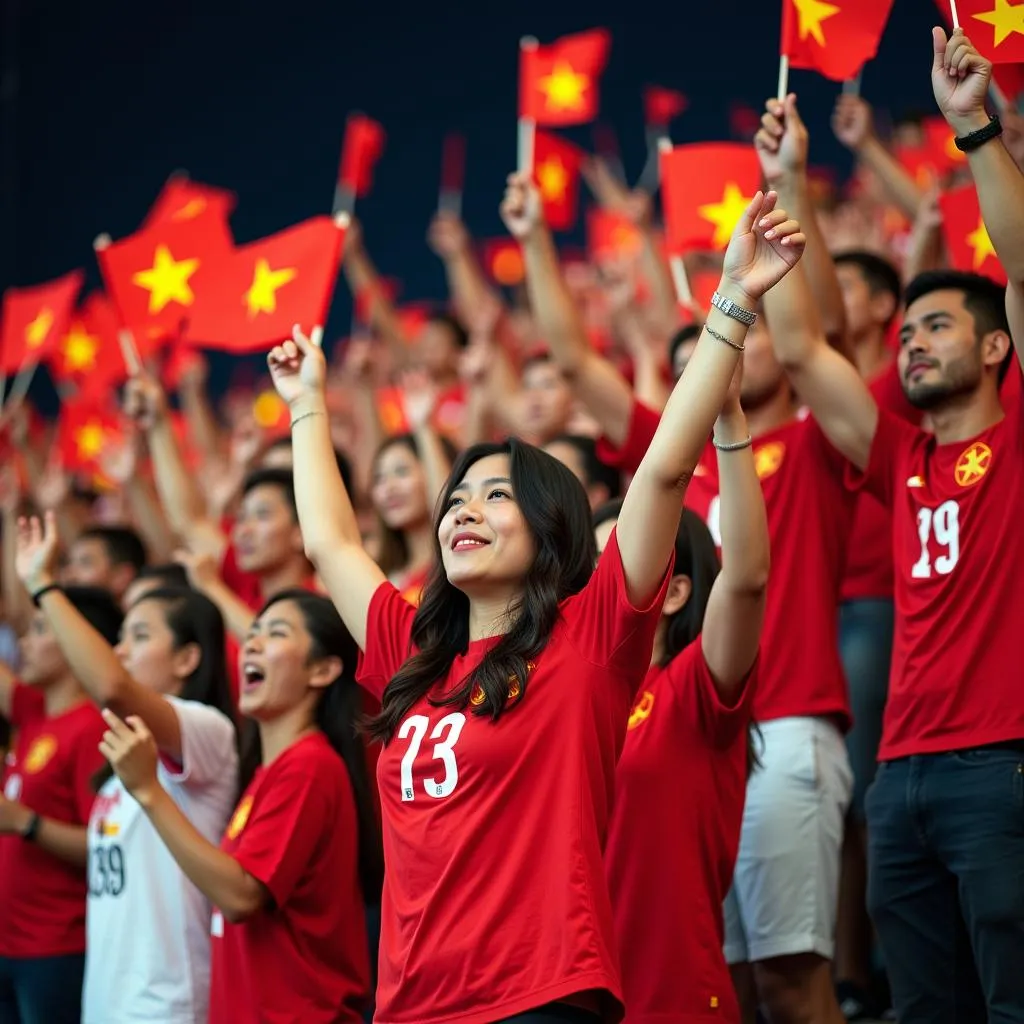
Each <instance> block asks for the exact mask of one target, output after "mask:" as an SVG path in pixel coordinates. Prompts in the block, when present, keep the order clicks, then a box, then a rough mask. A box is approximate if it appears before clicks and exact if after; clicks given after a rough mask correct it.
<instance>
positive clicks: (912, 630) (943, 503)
mask: <svg viewBox="0 0 1024 1024" xmlns="http://www.w3.org/2000/svg"><path fill="white" fill-rule="evenodd" d="M850 477H851V481H852V482H853V483H854V485H855V486H856V485H862V486H865V487H867V488H869V489H870V490H871V491H872V492H873V493H874V494H875V495H876V496H877V497H879V498H880V499H881V500H882V501H884V502H886V503H887V504H889V505H890V506H891V507H892V510H893V555H894V562H895V566H896V627H895V630H896V631H895V637H894V641H893V652H892V674H891V677H890V681H889V699H888V701H887V702H886V705H885V718H884V721H883V728H882V744H881V748H880V749H879V752H878V756H879V759H880V760H883V761H888V760H892V759H893V758H897V757H907V756H909V755H911V754H932V753H938V752H941V751H949V750H962V749H966V748H970V747H977V746H983V745H985V744H988V743H1002V742H1006V741H1008V740H1024V700H1022V699H1021V694H1022V693H1024V661H1022V660H1021V656H1020V638H1021V636H1024V603H1022V602H1021V600H1020V571H1021V566H1024V533H1022V532H1021V530H1020V525H1019V523H1018V519H1017V516H1016V514H1015V512H1016V510H1017V509H1019V508H1021V507H1024V404H1022V403H1021V402H1019V401H1016V402H1012V403H1010V405H1009V407H1008V408H1007V410H1006V415H1005V416H1004V418H1003V419H1002V420H1000V421H999V423H997V424H996V425H995V426H993V427H990V428H989V429H988V430H986V431H984V432H983V433H981V434H979V435H978V436H977V437H975V438H973V439H972V440H970V441H957V442H955V443H953V444H937V443H936V441H935V438H934V436H933V435H931V434H927V433H925V432H924V431H923V430H920V429H918V428H916V427H913V426H911V425H910V424H907V423H904V422H902V421H901V420H899V419H897V418H896V417H894V416H892V415H891V414H889V413H887V412H886V411H885V410H880V411H879V418H878V431H877V433H876V434H875V439H874V442H873V443H872V445H871V457H870V462H869V464H868V467H867V470H866V472H865V473H864V474H859V473H857V472H856V471H855V470H854V469H853V468H852V467H851V469H850Z"/></svg>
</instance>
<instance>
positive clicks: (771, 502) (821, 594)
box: [598, 402, 854, 727]
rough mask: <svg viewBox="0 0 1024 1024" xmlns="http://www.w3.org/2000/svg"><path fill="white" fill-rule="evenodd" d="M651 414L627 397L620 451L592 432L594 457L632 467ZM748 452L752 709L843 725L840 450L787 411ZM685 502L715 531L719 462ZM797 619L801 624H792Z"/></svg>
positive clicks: (844, 527) (846, 510)
mask: <svg viewBox="0 0 1024 1024" xmlns="http://www.w3.org/2000/svg"><path fill="white" fill-rule="evenodd" d="M657 425H658V415H657V413H655V412H654V411H653V410H651V409H648V408H646V407H645V406H643V405H642V404H641V403H639V402H634V408H633V413H632V416H631V420H630V432H629V437H628V438H627V439H626V443H625V445H624V446H623V448H622V450H621V451H616V449H615V448H613V447H612V446H611V445H609V444H608V442H607V440H605V439H602V440H601V441H599V442H598V457H599V458H601V459H602V460H603V461H605V462H608V463H609V465H612V466H616V467H617V468H619V469H621V470H622V471H623V472H625V473H634V472H636V468H637V466H639V464H640V460H641V459H642V458H643V456H644V454H645V453H646V451H647V449H648V447H650V444H651V441H652V440H653V439H654V432H655V430H656V429H657ZM753 451H754V460H755V462H756V463H757V467H758V476H759V477H760V478H761V489H762V491H763V492H764V500H765V505H766V507H767V509H768V532H769V534H770V536H771V542H772V579H771V585H770V586H769V587H768V604H767V607H766V609H765V620H764V633H763V636H764V641H763V643H762V648H761V650H762V658H761V674H760V679H759V682H758V690H757V697H756V698H755V701H754V717H755V718H756V719H757V720H758V721H760V722H767V721H771V720H772V719H774V718H789V717H791V716H805V715H835V716H836V717H837V718H838V720H839V721H840V723H841V724H844V725H845V726H847V727H848V726H849V723H850V707H849V699H848V697H847V692H846V679H845V677H844V675H843V669H842V666H841V664H840V661H839V648H838V642H839V641H838V636H837V625H836V621H837V616H836V607H837V604H838V601H839V587H840V582H841V580H842V575H843V567H844V563H845V559H846V547H847V542H848V538H849V533H850V526H851V523H852V520H853V506H854V496H853V495H851V494H849V493H848V492H847V490H846V488H845V487H844V485H843V466H844V463H843V460H842V459H841V457H840V456H839V454H838V452H836V450H835V449H834V448H833V447H832V446H831V445H830V444H829V443H828V441H827V440H826V439H825V436H824V434H822V432H821V429H820V428H819V427H818V425H817V424H816V423H815V422H814V420H812V419H804V420H793V421H792V422H790V423H787V424H785V425H784V426H782V427H778V428H777V429H775V430H772V431H769V432H767V433H765V434H762V435H760V436H759V437H757V438H755V439H754V449H753ZM686 504H687V506H688V507H690V508H692V509H693V510H694V511H695V512H697V513H698V514H699V515H700V516H701V517H702V518H703V519H705V520H706V521H707V523H708V526H709V528H710V530H711V533H712V536H714V538H715V543H716V544H717V543H718V542H719V537H718V470H717V466H716V464H715V461H714V459H709V458H708V457H707V456H705V457H704V458H703V459H702V460H701V462H700V463H699V464H698V465H697V469H696V472H695V473H694V476H693V479H692V480H691V481H690V485H689V487H688V488H687V490H686ZM794 623H799V628H798V629H797V628H794Z"/></svg>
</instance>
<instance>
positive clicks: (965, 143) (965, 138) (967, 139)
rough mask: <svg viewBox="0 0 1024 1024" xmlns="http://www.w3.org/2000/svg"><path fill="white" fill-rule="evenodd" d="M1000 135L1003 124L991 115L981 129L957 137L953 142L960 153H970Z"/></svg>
mask: <svg viewBox="0 0 1024 1024" xmlns="http://www.w3.org/2000/svg"><path fill="white" fill-rule="evenodd" d="M1002 134H1003V123H1002V122H1001V121H1000V120H999V118H998V117H996V116H995V114H993V115H992V117H991V118H990V119H989V122H988V124H987V125H985V126H984V127H983V128H979V129H978V130H977V131H973V132H970V133H969V134H967V135H960V136H957V138H955V139H954V140H953V142H954V144H955V145H956V148H957V149H959V150H960V152H961V153H971V152H973V151H974V150H976V149H977V148H978V147H979V146H984V145H985V143H986V142H988V141H990V140H991V139H997V138H999V136H1000V135H1002Z"/></svg>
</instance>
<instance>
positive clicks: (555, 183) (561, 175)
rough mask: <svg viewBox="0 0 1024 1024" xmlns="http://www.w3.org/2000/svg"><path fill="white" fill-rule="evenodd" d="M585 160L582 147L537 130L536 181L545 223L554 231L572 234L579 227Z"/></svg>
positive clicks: (535, 153)
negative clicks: (581, 184)
mask: <svg viewBox="0 0 1024 1024" xmlns="http://www.w3.org/2000/svg"><path fill="white" fill-rule="evenodd" d="M585 158H586V154H585V153H584V152H583V150H582V149H580V148H579V146H574V145H573V144H572V143H571V142H566V141H565V140H564V139H560V138H559V137H558V136H557V135H554V134H552V133H551V132H545V131H541V130H540V129H538V130H537V134H536V136H535V138H534V144H533V177H534V180H535V181H536V182H537V188H538V190H539V191H540V199H541V204H542V205H543V207H544V220H545V221H546V223H547V225H548V227H550V228H551V230H552V231H569V230H570V229H571V228H572V227H573V225H574V224H575V223H576V215H577V212H578V208H579V197H580V165H581V164H582V163H583V161H584V159H585Z"/></svg>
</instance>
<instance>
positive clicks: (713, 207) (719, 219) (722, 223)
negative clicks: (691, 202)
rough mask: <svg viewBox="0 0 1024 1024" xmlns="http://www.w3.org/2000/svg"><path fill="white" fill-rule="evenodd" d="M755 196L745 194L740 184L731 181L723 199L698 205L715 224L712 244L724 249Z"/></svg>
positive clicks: (699, 209)
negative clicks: (740, 188)
mask: <svg viewBox="0 0 1024 1024" xmlns="http://www.w3.org/2000/svg"><path fill="white" fill-rule="evenodd" d="M752 198H753V196H744V195H743V193H742V192H741V191H740V190H739V186H738V185H737V184H736V183H735V182H734V181H730V182H729V183H728V184H727V185H726V186H725V192H724V193H723V194H722V201H721V202H719V203H705V204H704V205H703V206H701V207H698V209H697V212H698V213H699V214H700V215H701V216H702V217H703V218H704V219H705V220H709V221H711V223H712V224H714V225H715V234H714V237H713V238H712V240H711V244H712V245H713V246H714V247H715V248H716V249H724V248H725V247H726V246H727V245H728V244H729V239H730V238H731V237H732V232H733V228H735V227H736V222H737V221H738V220H739V219H740V216H741V215H742V213H743V211H744V210H745V209H746V208H747V207H748V206H749V205H750V200H751V199H752Z"/></svg>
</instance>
